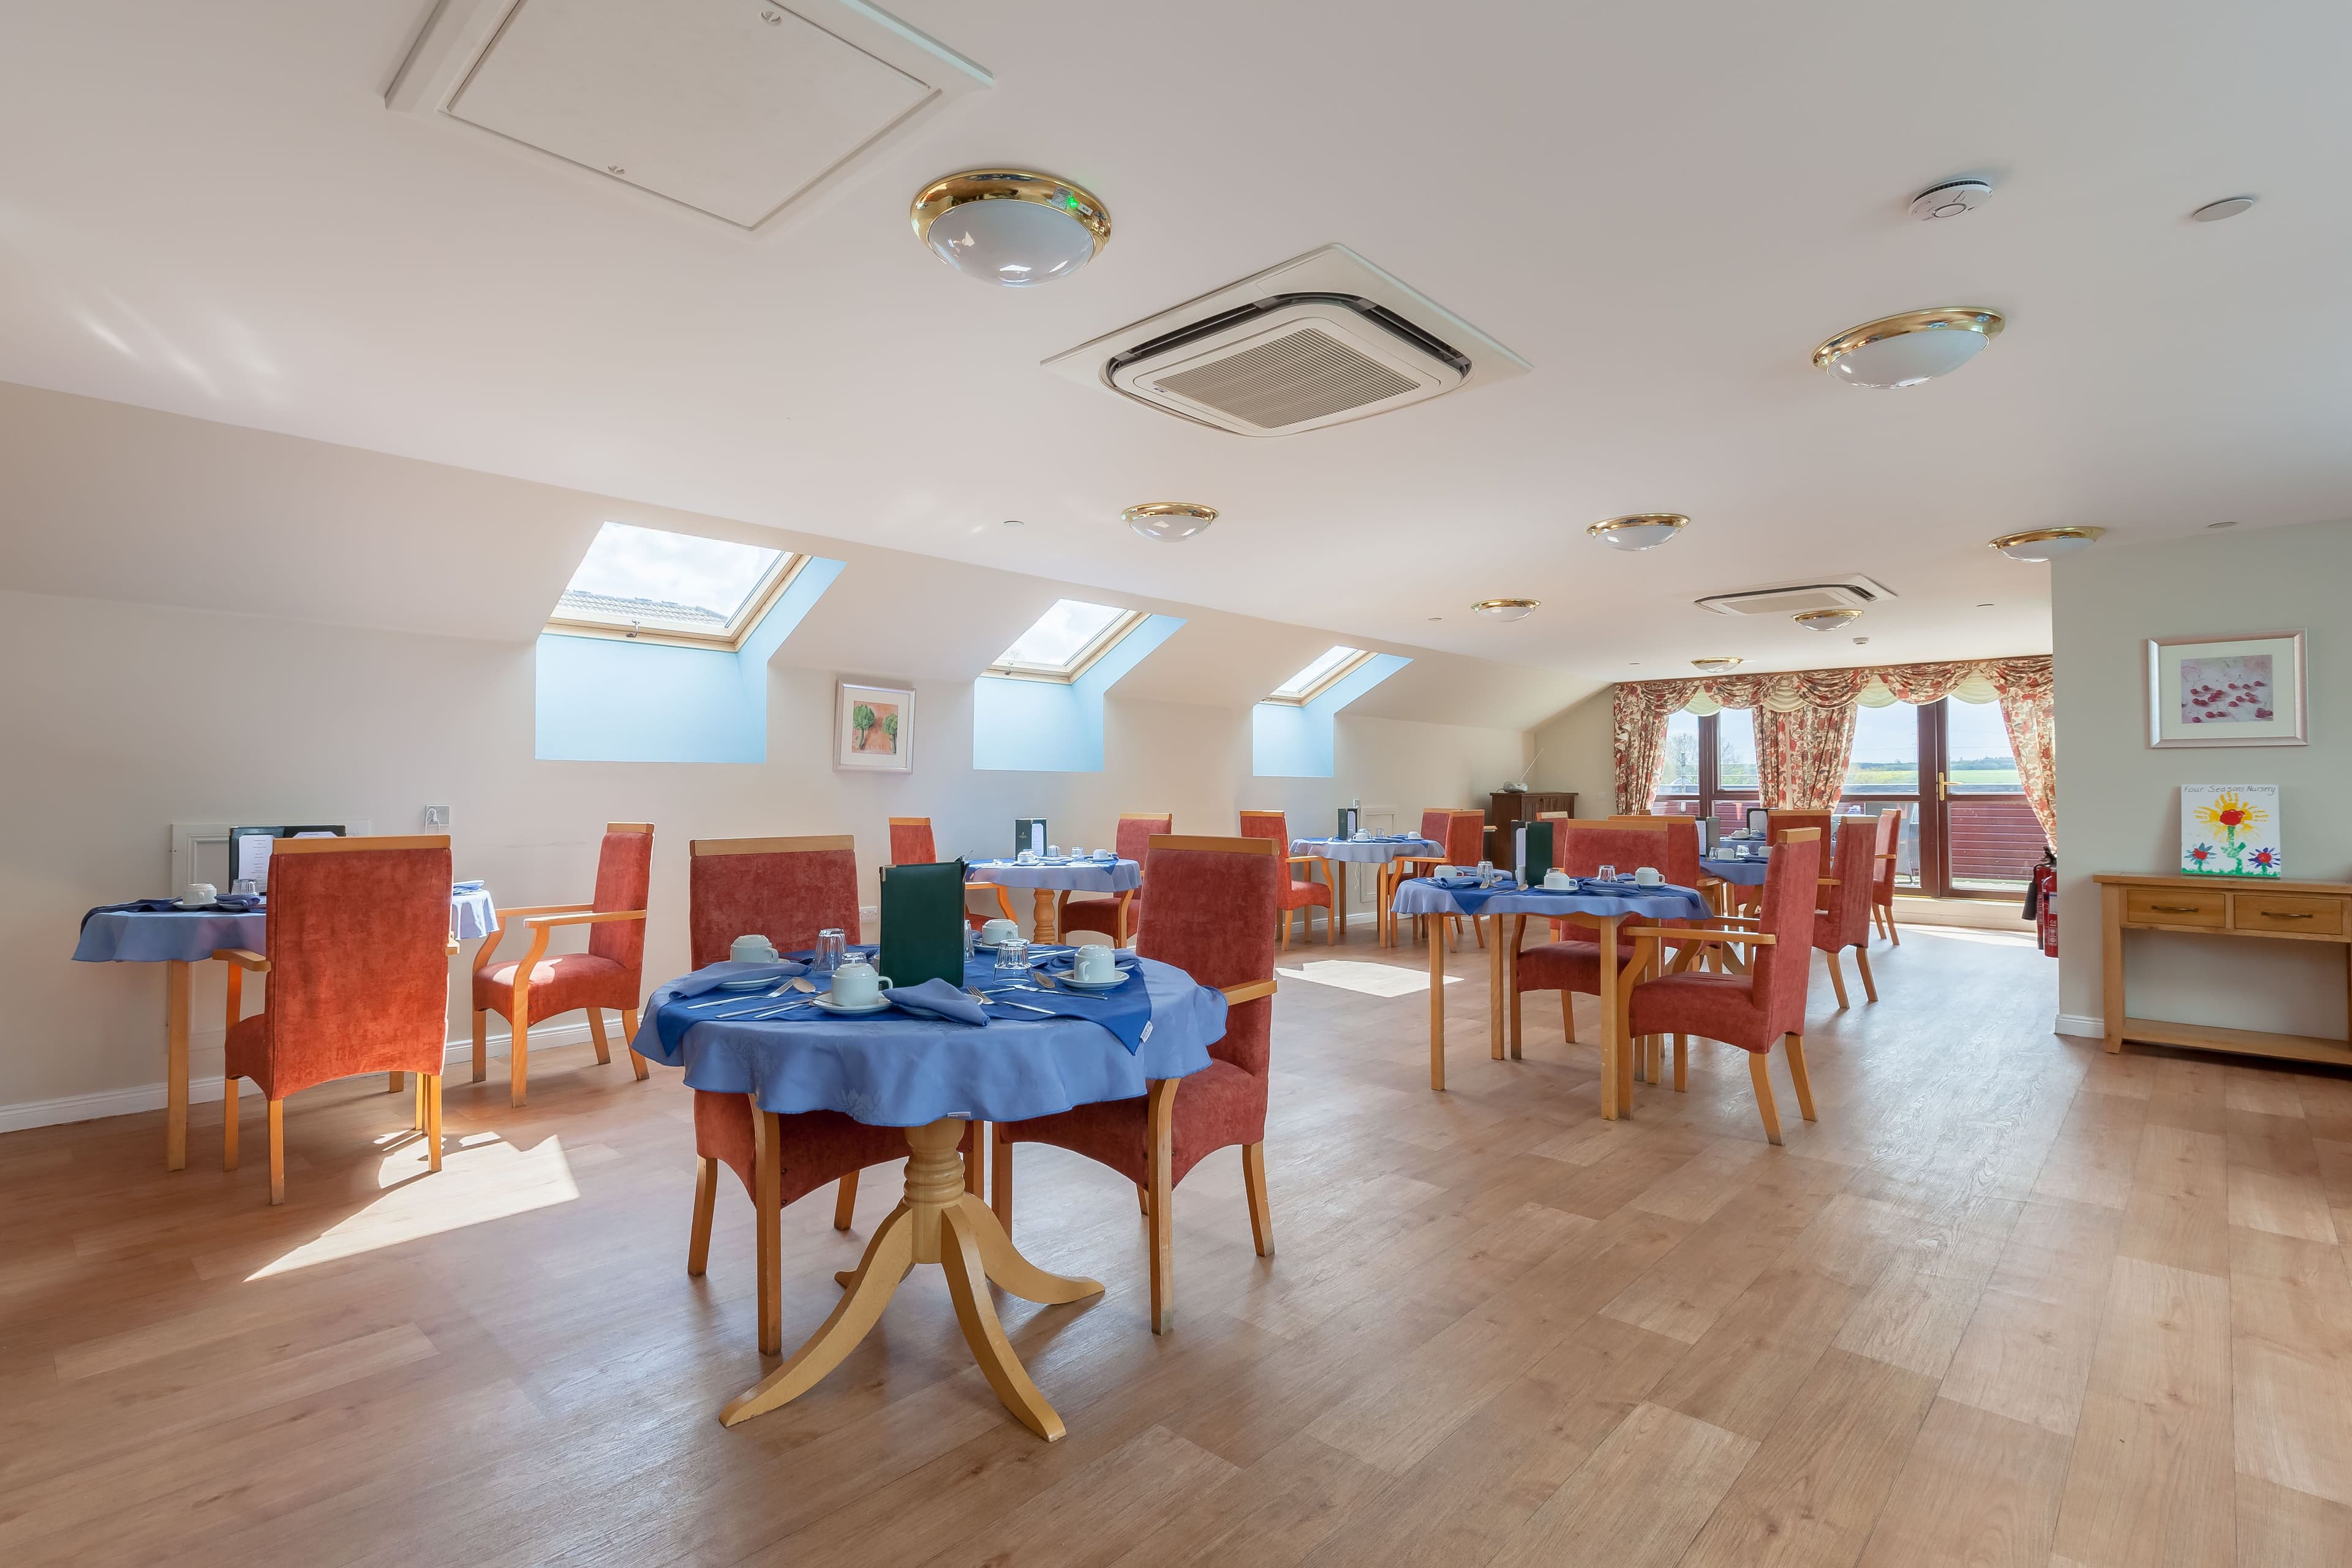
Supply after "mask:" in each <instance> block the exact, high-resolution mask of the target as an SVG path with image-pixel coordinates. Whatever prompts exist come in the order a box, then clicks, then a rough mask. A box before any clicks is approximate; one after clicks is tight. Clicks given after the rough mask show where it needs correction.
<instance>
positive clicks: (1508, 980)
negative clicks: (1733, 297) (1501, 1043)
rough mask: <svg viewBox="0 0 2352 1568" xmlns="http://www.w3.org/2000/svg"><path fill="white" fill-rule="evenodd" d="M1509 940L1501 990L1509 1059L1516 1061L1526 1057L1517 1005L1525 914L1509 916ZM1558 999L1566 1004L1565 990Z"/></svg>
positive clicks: (1526, 929)
mask: <svg viewBox="0 0 2352 1568" xmlns="http://www.w3.org/2000/svg"><path fill="white" fill-rule="evenodd" d="M1510 923H1511V935H1510V941H1509V943H1508V945H1507V947H1506V948H1505V950H1504V956H1503V992H1504V995H1505V998H1506V1000H1505V1003H1504V1005H1505V1006H1507V1008H1508V1009H1509V1010H1510V1023H1509V1031H1510V1052H1511V1059H1512V1060H1513V1061H1515V1062H1516V1061H1523V1060H1525V1059H1526V1055H1525V1050H1524V1047H1523V1045H1522V1041H1521V1035H1522V1029H1521V1025H1522V1024H1523V1023H1524V1022H1525V1020H1524V1019H1523V1018H1521V1016H1520V1014H1521V1012H1522V1011H1523V1009H1522V1008H1521V1006H1520V1005H1519V1004H1520V1000H1521V998H1520V995H1519V944H1520V943H1521V942H1525V941H1527V939H1528V917H1527V916H1525V915H1513V916H1512V917H1511V918H1510ZM1559 1000H1560V1005H1561V1006H1563V1007H1565V1006H1566V1005H1568V993H1567V992H1565V991H1563V992H1561V993H1560V994H1559Z"/></svg>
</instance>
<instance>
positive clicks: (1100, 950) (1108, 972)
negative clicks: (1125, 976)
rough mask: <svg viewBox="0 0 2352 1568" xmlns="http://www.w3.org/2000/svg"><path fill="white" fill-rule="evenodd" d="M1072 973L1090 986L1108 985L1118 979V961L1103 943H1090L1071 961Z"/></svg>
mask: <svg viewBox="0 0 2352 1568" xmlns="http://www.w3.org/2000/svg"><path fill="white" fill-rule="evenodd" d="M1070 973H1072V974H1073V975H1075V976H1076V977H1077V978H1078V979H1080V980H1083V981H1085V982H1086V983H1087V984H1089V985H1100V984H1108V983H1109V982H1110V981H1113V980H1116V979H1118V959H1116V958H1114V957H1112V956H1111V951H1110V949H1108V948H1107V947H1105V946H1104V945H1103V944H1102V943H1100V942H1088V943H1087V944H1086V946H1084V947H1082V948H1080V949H1078V955H1077V957H1076V958H1075V959H1073V960H1071V961H1070Z"/></svg>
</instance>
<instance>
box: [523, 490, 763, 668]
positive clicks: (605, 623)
mask: <svg viewBox="0 0 2352 1568" xmlns="http://www.w3.org/2000/svg"><path fill="white" fill-rule="evenodd" d="M805 560H806V557H804V556H801V555H797V554H795V553H793V552H791V551H787V550H764V549H761V547H759V546H758V545H754V544H738V543H735V542H732V541H730V540H724V539H704V538H700V537H698V536H696V535H694V534H689V533H670V532H667V531H664V530H662V529H657V528H637V527H635V526H633V525H631V524H629V523H625V522H607V523H605V524H604V527H602V528H600V529H598V530H597V531H596V538H595V540H594V542H593V543H591V544H590V545H589V546H588V553H587V554H586V555H585V556H584V557H583V559H582V560H581V563H580V566H579V569H578V570H577V571H575V572H573V573H572V581H571V583H570V584H568V585H566V586H565V588H564V590H563V596H562V598H560V599H558V600H557V601H556V603H555V613H554V614H553V615H552V616H549V617H548V622H547V629H548V630H549V631H551V632H559V633H562V634H565V635H568V636H573V637H625V638H629V639H631V640H641V641H646V642H660V643H673V644H683V645H685V646H688V647H710V648H721V649H730V650H731V649H735V648H740V647H742V644H743V639H744V638H745V637H748V636H749V635H750V634H751V628H752V627H754V626H758V625H759V624H760V617H761V616H763V615H765V614H766V613H767V610H768V606H769V605H772V604H773V603H775V601H776V598H777V597H778V595H782V593H783V591H784V590H785V588H786V587H788V586H789V585H790V584H791V583H792V580H793V574H795V573H797V572H798V571H799V570H800V568H801V565H802V563H803V562H804V561H805Z"/></svg>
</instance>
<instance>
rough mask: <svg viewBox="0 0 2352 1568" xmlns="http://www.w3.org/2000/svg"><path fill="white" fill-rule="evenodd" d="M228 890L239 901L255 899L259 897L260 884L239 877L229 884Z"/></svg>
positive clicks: (254, 880)
mask: <svg viewBox="0 0 2352 1568" xmlns="http://www.w3.org/2000/svg"><path fill="white" fill-rule="evenodd" d="M228 890H229V891H230V892H232V893H235V894H236V896H237V897H239V898H241V899H250V898H257V897H258V896H259V895H260V892H261V884H260V882H259V881H257V879H254V878H251V877H239V878H238V879H236V881H234V882H232V883H230V884H229V889H228Z"/></svg>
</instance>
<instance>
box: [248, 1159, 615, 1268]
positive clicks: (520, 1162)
mask: <svg viewBox="0 0 2352 1568" xmlns="http://www.w3.org/2000/svg"><path fill="white" fill-rule="evenodd" d="M376 1184H377V1185H378V1186H381V1187H383V1188H385V1189H387V1190H386V1191H385V1193H384V1194H383V1196H382V1197H380V1198H377V1199H376V1200H375V1201H374V1202H373V1203H371V1204H369V1205H367V1207H365V1208H363V1209H362V1210H360V1212H359V1213H357V1214H355V1215H352V1216H351V1217H350V1218H348V1219H346V1220H343V1221H342V1222H341V1224H339V1225H337V1226H334V1227H333V1228H332V1229H331V1230H329V1231H327V1232H326V1234H324V1235H323V1236H320V1237H318V1238H317V1239H316V1240H313V1241H307V1242H304V1243H303V1244H302V1245H301V1246H299V1247H296V1248H295V1249H294V1250H293V1251H291V1252H289V1253H288V1254H287V1255H286V1256H285V1257H283V1258H278V1260H277V1261H276V1262H274V1263H272V1264H269V1265H268V1267H266V1268H261V1269H259V1270H257V1272H255V1273H252V1274H248V1275H247V1276H246V1279H247V1281H251V1280H255V1279H268V1278H269V1277H270V1276H272V1275H274V1274H289V1273H291V1272H293V1271H294V1270H295V1269H297V1268H310V1266H311V1265H313V1264H318V1263H331V1262H332V1261H334V1260H335V1259H336V1258H352V1257H355V1256H357V1255H358V1254H360V1253H362V1252H373V1251H374V1250H375V1249H376V1248H378V1247H398V1246H399V1245H401V1244H402V1243H403V1242H407V1241H415V1240H418V1239H420V1238H422V1237H428V1236H437V1235H439V1234H440V1233H441V1232H443V1231H446V1230H461V1229H463V1228H464V1227H466V1226H469V1225H486V1224H488V1222H489V1221H491V1220H494V1219H506V1218H508V1217H509V1216H510V1215H519V1214H528V1213H530V1211H531V1210H532V1209H543V1208H550V1207H552V1206H553V1205H557V1204H568V1203H570V1202H571V1201H572V1199H574V1198H576V1197H578V1196H579V1195H580V1189H579V1188H578V1187H576V1186H574V1185H572V1165H571V1163H570V1162H569V1161H568V1160H566V1159H565V1158H564V1157H563V1144H562V1141H561V1140H560V1139H556V1138H549V1139H547V1140H545V1141H544V1142H541V1143H540V1144H539V1145H538V1147H536V1148H532V1149H518V1148H516V1147H515V1146H514V1145H513V1144H511V1143H509V1142H504V1141H503V1140H499V1139H497V1138H495V1137H494V1136H492V1135H488V1134H481V1133H477V1134H476V1135H474V1136H473V1137H471V1138H468V1139H467V1140H466V1141H465V1142H464V1143H463V1144H462V1145H461V1146H459V1147H457V1148H454V1149H449V1150H446V1151H445V1152H443V1153H442V1156H441V1169H440V1170H439V1171H438V1172H430V1171H427V1170H426V1169H425V1148H424V1145H423V1143H422V1142H418V1141H416V1140H413V1139H412V1140H411V1141H410V1142H408V1143H407V1144H406V1145H405V1146H404V1147H403V1148H401V1149H399V1150H397V1151H395V1152H393V1153H391V1154H387V1155H385V1156H384V1160H383V1166H382V1168H381V1169H379V1170H378V1171H377V1173H376Z"/></svg>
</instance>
